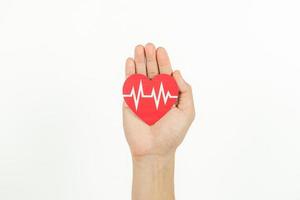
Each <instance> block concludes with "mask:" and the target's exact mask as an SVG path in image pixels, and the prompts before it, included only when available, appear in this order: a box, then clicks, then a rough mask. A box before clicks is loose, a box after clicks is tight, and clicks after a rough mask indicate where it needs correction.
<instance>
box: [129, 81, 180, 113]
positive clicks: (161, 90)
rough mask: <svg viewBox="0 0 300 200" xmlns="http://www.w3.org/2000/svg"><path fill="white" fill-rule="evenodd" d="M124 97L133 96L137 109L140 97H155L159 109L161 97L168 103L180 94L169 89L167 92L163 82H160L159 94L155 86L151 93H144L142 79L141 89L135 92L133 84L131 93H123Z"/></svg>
mask: <svg viewBox="0 0 300 200" xmlns="http://www.w3.org/2000/svg"><path fill="white" fill-rule="evenodd" d="M123 97H132V98H133V101H134V105H135V109H136V110H137V109H138V106H139V102H140V98H153V99H154V102H155V107H156V109H158V106H159V102H160V99H161V97H162V99H163V102H164V104H166V103H167V101H168V99H169V98H170V99H176V98H177V97H178V96H176V95H174V96H173V95H171V94H170V92H169V91H168V92H167V93H166V94H165V90H164V86H163V84H162V83H160V86H159V91H158V95H157V96H156V93H155V90H154V88H152V91H151V94H149V95H147V94H144V90H143V83H142V81H140V84H139V89H138V91H137V94H136V92H135V89H134V87H133V86H132V88H131V91H130V93H129V94H123Z"/></svg>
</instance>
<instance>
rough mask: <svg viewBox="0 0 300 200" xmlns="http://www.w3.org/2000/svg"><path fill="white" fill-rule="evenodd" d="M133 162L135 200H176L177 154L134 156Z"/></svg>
mask: <svg viewBox="0 0 300 200" xmlns="http://www.w3.org/2000/svg"><path fill="white" fill-rule="evenodd" d="M132 160H133V190H132V193H133V196H134V197H135V198H133V199H134V200H135V199H144V200H148V199H149V200H153V199H157V200H160V199H162V200H173V199H174V162H175V153H170V154H167V155H163V156H162V155H147V156H138V157H136V156H133V159H132ZM146 194H147V195H146Z"/></svg>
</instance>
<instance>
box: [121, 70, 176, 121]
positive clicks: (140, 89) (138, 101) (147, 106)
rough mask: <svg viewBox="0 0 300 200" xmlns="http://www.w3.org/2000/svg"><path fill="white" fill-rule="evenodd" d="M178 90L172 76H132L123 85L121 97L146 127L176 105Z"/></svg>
mask: <svg viewBox="0 0 300 200" xmlns="http://www.w3.org/2000/svg"><path fill="white" fill-rule="evenodd" d="M178 94H179V90H178V86H177V84H176V82H175V80H174V78H173V77H172V76H169V75H167V74H160V75H157V76H155V77H154V78H153V79H151V80H150V79H148V78H147V77H146V76H145V75H142V74H134V75H131V76H130V77H128V78H127V79H126V81H125V83H124V85H123V97H124V100H125V102H126V104H127V105H128V106H129V108H130V109H131V110H132V111H133V112H134V113H135V114H136V115H137V116H139V117H140V118H141V119H142V120H143V121H144V122H146V123H147V124H148V125H152V124H154V123H155V122H157V121H158V120H159V119H160V118H162V117H163V116H164V115H165V114H166V113H167V112H168V111H169V110H170V109H171V108H172V106H173V105H174V104H175V103H176V101H177V98H178Z"/></svg>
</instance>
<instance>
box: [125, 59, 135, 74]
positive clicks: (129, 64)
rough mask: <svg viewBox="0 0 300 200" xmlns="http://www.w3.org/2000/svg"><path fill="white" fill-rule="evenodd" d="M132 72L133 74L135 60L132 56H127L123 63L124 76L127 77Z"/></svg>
mask: <svg viewBox="0 0 300 200" xmlns="http://www.w3.org/2000/svg"><path fill="white" fill-rule="evenodd" d="M132 74H135V62H134V60H133V58H127V60H126V64H125V77H126V78H128V77H129V76H131V75H132Z"/></svg>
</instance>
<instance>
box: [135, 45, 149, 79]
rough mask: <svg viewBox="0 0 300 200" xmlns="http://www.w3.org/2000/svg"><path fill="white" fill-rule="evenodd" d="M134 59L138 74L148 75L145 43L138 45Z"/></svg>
mask: <svg viewBox="0 0 300 200" xmlns="http://www.w3.org/2000/svg"><path fill="white" fill-rule="evenodd" d="M134 61H135V67H136V72H137V73H138V74H144V75H146V59H145V49H144V46H143V45H137V46H136V47H135V51H134Z"/></svg>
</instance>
